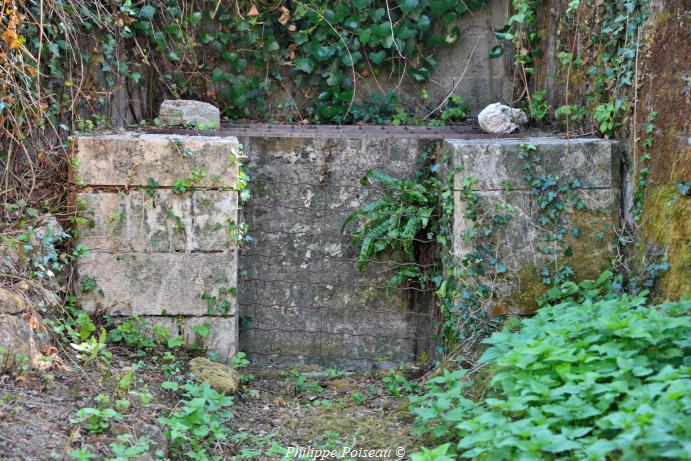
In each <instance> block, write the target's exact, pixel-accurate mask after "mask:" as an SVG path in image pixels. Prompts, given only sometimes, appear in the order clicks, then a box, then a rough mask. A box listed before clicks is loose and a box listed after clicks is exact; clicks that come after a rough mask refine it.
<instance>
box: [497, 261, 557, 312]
mask: <svg viewBox="0 0 691 461" xmlns="http://www.w3.org/2000/svg"><path fill="white" fill-rule="evenodd" d="M515 278H516V286H518V287H520V288H519V289H518V290H516V291H514V292H513V293H511V296H510V297H509V299H508V303H507V304H508V305H505V306H501V305H499V304H498V305H497V306H496V307H495V310H496V311H498V312H496V314H517V315H532V314H534V313H535V311H536V310H537V300H538V299H540V297H541V296H542V295H544V294H545V291H547V289H548V288H549V287H548V286H547V285H545V284H544V283H542V277H541V276H540V270H539V269H538V268H537V267H535V266H527V267H524V268H522V269H521V270H520V271H518V273H517V274H516V275H515Z"/></svg>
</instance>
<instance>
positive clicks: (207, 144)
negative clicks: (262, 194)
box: [72, 132, 240, 188]
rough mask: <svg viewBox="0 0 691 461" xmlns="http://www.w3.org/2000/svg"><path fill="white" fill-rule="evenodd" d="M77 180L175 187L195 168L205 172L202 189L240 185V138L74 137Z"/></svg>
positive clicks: (200, 181)
mask: <svg viewBox="0 0 691 461" xmlns="http://www.w3.org/2000/svg"><path fill="white" fill-rule="evenodd" d="M72 155H73V158H74V159H75V161H74V162H73V163H74V165H73V170H74V171H72V176H73V180H74V181H75V182H77V183H78V184H80V185H90V186H113V185H115V186H122V185H129V186H151V184H152V183H151V181H150V180H154V181H156V183H157V184H158V185H160V186H162V187H172V186H173V185H175V183H176V182H177V181H178V180H185V179H189V178H190V176H193V173H194V172H195V171H196V172H200V173H204V175H205V176H204V177H201V178H198V179H197V180H196V181H195V182H194V186H195V187H197V188H205V187H218V188H232V187H235V183H236V182H237V177H238V164H237V158H238V156H239V155H240V144H239V143H238V140H237V138H235V137H233V136H230V137H218V136H177V135H164V134H139V133H131V132H130V133H118V134H98V135H89V136H76V137H74V138H73V146H72Z"/></svg>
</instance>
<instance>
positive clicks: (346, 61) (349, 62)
mask: <svg viewBox="0 0 691 461" xmlns="http://www.w3.org/2000/svg"><path fill="white" fill-rule="evenodd" d="M351 56H352V58H351ZM361 58H362V53H360V52H359V51H356V52H354V53H351V54H347V53H346V54H345V55H343V58H342V59H341V61H342V62H343V65H344V66H348V67H352V66H354V65H355V64H357V63H358V61H360V59H361Z"/></svg>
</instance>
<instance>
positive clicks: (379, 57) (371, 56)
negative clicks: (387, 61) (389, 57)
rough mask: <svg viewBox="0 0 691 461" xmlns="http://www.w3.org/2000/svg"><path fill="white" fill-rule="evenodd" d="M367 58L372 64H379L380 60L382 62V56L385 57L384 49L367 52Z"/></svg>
mask: <svg viewBox="0 0 691 461" xmlns="http://www.w3.org/2000/svg"><path fill="white" fill-rule="evenodd" d="M368 56H369V60H370V61H372V62H373V63H374V64H376V65H379V64H381V63H382V62H384V58H385V57H386V51H384V50H380V51H377V52H376V53H375V52H371V53H369V54H368Z"/></svg>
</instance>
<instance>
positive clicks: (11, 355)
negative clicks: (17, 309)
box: [0, 313, 50, 375]
mask: <svg viewBox="0 0 691 461" xmlns="http://www.w3.org/2000/svg"><path fill="white" fill-rule="evenodd" d="M49 335H50V334H49V332H48V329H47V328H46V327H45V325H43V322H42V321H41V319H40V318H37V317H34V316H32V315H31V314H28V313H27V314H24V315H10V314H3V313H0V375H1V374H2V373H3V372H5V371H13V370H14V369H15V368H16V367H17V366H18V365H20V364H22V363H23V362H22V360H25V359H29V360H30V361H31V363H32V364H34V365H35V364H36V363H37V359H38V357H39V356H40V353H41V350H43V349H44V348H45V347H47V346H49V345H50V336H49Z"/></svg>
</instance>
